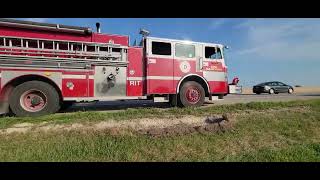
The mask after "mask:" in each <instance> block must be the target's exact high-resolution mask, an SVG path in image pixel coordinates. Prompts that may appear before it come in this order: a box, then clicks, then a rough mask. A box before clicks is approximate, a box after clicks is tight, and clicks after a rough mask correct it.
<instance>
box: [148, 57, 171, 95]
mask: <svg viewBox="0 0 320 180" xmlns="http://www.w3.org/2000/svg"><path fill="white" fill-rule="evenodd" d="M173 64H174V62H173V59H170V58H159V57H148V58H147V89H148V94H168V93H172V92H174V87H173V79H174V78H173ZM151 76H156V77H157V76H166V78H167V79H162V80H157V79H151V78H150V77H151ZM168 78H169V79H168Z"/></svg>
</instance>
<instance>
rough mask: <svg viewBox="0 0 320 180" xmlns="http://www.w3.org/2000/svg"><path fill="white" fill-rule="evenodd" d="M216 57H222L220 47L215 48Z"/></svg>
mask: <svg viewBox="0 0 320 180" xmlns="http://www.w3.org/2000/svg"><path fill="white" fill-rule="evenodd" d="M217 59H222V53H221V49H220V48H217Z"/></svg>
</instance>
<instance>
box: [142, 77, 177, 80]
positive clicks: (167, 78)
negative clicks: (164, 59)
mask: <svg viewBox="0 0 320 180" xmlns="http://www.w3.org/2000/svg"><path fill="white" fill-rule="evenodd" d="M147 79H150V80H180V79H181V77H177V76H174V77H173V76H147Z"/></svg>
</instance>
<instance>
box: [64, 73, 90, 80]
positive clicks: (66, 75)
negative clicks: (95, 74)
mask: <svg viewBox="0 0 320 180" xmlns="http://www.w3.org/2000/svg"><path fill="white" fill-rule="evenodd" d="M62 79H86V75H74V74H63V75H62Z"/></svg>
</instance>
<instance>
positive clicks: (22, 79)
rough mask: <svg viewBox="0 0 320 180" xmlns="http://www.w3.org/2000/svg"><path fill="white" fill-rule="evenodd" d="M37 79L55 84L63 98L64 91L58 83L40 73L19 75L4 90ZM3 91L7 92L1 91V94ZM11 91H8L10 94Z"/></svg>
mask: <svg viewBox="0 0 320 180" xmlns="http://www.w3.org/2000/svg"><path fill="white" fill-rule="evenodd" d="M35 80H36V81H42V82H46V83H48V84H50V85H51V86H53V87H54V88H55V90H56V91H57V92H58V94H59V97H60V101H61V100H62V93H61V91H60V88H59V87H58V86H57V84H56V83H54V82H53V81H52V80H51V79H49V78H46V77H43V76H39V75H24V76H20V77H17V78H15V79H13V80H11V81H9V82H8V83H7V84H6V85H5V86H4V87H3V88H2V89H3V90H6V89H11V90H12V89H13V88H14V87H16V86H18V85H20V84H22V83H24V82H27V81H35ZM2 93H5V92H1V94H2ZM10 93H11V92H10ZM10 93H8V94H10Z"/></svg>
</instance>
